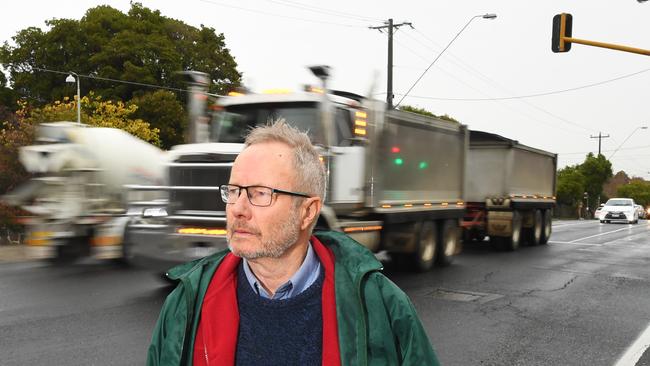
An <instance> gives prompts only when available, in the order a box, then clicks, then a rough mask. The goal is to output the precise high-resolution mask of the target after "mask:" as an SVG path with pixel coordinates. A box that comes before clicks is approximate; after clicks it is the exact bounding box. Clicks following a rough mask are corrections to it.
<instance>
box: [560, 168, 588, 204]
mask: <svg viewBox="0 0 650 366" xmlns="http://www.w3.org/2000/svg"><path fill="white" fill-rule="evenodd" d="M584 192H585V176H584V175H583V174H582V172H581V171H580V167H579V165H574V166H567V167H565V168H563V169H560V170H559V171H558V173H557V202H558V203H560V204H564V205H569V206H575V205H576V204H577V203H578V202H579V201H580V200H582V199H583V193H584Z"/></svg>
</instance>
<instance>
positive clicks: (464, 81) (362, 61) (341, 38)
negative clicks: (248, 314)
mask: <svg viewBox="0 0 650 366" xmlns="http://www.w3.org/2000/svg"><path fill="white" fill-rule="evenodd" d="M142 3H143V4H144V5H145V6H146V7H149V8H152V9H158V10H160V11H161V13H162V14H163V15H165V16H168V17H172V18H176V19H179V20H182V21H184V22H186V23H188V24H190V25H194V26H199V25H200V24H204V25H206V26H209V27H213V28H215V29H216V31H217V32H219V33H224V35H225V38H226V45H227V47H228V48H229V49H230V50H231V52H232V54H233V56H234V57H235V60H236V61H237V63H238V70H239V71H240V72H242V73H243V75H244V83H245V84H246V85H247V86H249V87H252V88H253V89H254V90H262V89H270V88H291V89H298V88H300V87H301V85H303V84H309V83H311V84H316V83H317V82H318V81H317V80H315V78H314V77H313V76H312V75H311V73H310V72H309V71H308V70H307V69H306V68H305V66H307V65H314V64H327V65H330V66H331V67H332V68H333V77H332V79H331V81H330V86H331V87H332V88H335V89H341V90H347V91H352V92H356V93H359V94H363V95H369V94H372V95H374V97H375V98H378V99H385V92H386V54H387V36H386V34H385V33H384V34H382V33H380V32H379V31H377V30H371V29H368V27H369V26H379V25H382V24H383V22H384V21H386V20H387V19H388V18H393V19H394V20H395V22H396V23H401V22H404V21H406V22H411V23H412V24H413V27H414V28H415V29H410V28H409V27H402V28H400V29H399V30H398V31H397V33H396V34H395V46H394V64H395V67H394V92H395V94H396V100H395V102H396V103H397V101H399V100H400V99H401V96H400V94H403V93H405V92H406V91H407V90H408V89H409V88H410V87H411V86H412V85H413V83H414V82H415V80H416V79H417V78H418V77H419V76H420V75H421V74H422V72H424V70H425V69H426V68H427V67H428V66H429V64H430V63H431V62H432V61H433V60H434V59H435V58H436V56H437V55H438V53H439V52H440V51H441V50H442V49H443V48H444V47H445V45H447V43H449V41H450V40H451V39H452V38H453V37H454V36H455V35H456V34H457V33H458V32H459V31H460V30H461V28H463V26H464V25H465V24H467V22H468V21H469V20H470V19H471V18H472V17H473V16H474V15H479V14H485V13H496V14H497V16H498V17H497V18H496V19H495V20H485V19H482V18H476V19H474V20H473V21H472V22H471V24H470V25H469V26H468V27H467V28H466V29H465V30H464V31H463V32H462V33H461V35H460V36H459V37H458V38H457V39H456V40H455V42H454V43H453V44H452V45H451V47H449V49H448V50H447V51H446V52H445V53H444V55H443V56H442V57H441V58H440V59H439V60H438V61H437V62H436V63H435V64H434V66H433V67H432V68H431V69H430V70H429V71H428V72H427V73H426V74H425V76H424V77H423V78H422V80H421V81H420V82H419V83H418V84H417V85H416V86H415V88H414V89H413V90H412V91H411V93H410V96H409V97H407V98H406V99H405V100H404V102H403V104H409V105H414V106H418V107H422V108H426V109H428V110H430V111H432V112H434V113H436V114H448V115H450V116H452V117H454V118H456V119H458V120H460V121H461V122H462V123H464V124H467V125H468V126H469V128H470V129H476V130H484V131H489V132H494V133H498V134H500V135H503V136H506V137H509V138H512V139H515V140H518V141H520V142H521V143H524V144H526V145H530V146H533V147H537V148H541V149H544V150H548V151H551V152H555V153H558V154H559V165H560V166H564V165H567V164H576V163H580V162H582V161H583V160H584V156H585V155H586V154H587V153H588V152H590V151H591V152H597V149H598V140H597V139H591V138H590V136H591V135H597V134H598V133H599V132H602V133H603V134H609V135H610V138H607V139H603V154H604V155H605V156H607V157H610V155H611V154H613V153H614V151H615V150H616V149H617V148H618V147H619V146H620V150H618V151H617V152H616V153H615V155H614V156H613V157H612V159H611V160H612V162H613V164H614V172H617V171H619V170H625V171H626V172H627V173H628V174H631V175H635V176H641V177H644V178H646V179H650V129H647V130H643V129H638V127H640V126H650V108H649V107H650V58H649V57H648V56H643V55H638V54H632V53H626V52H620V51H613V50H607V49H602V48H595V47H589V46H583V45H578V44H574V45H573V47H572V49H571V51H570V52H568V53H563V54H555V53H552V52H551V25H552V18H553V15H555V14H557V13H561V12H567V13H571V14H572V15H573V36H574V37H575V38H582V39H588V40H595V41H601V42H608V43H616V44H621V45H627V46H632V47H637V48H642V49H650V2H648V3H638V2H637V1H636V0H589V1H587V0H582V1H569V0H561V1H560V0H557V1H550V0H549V1H521V0H501V1H486V0H465V1H451V0H444V1H443V0H438V1H411V0H402V1H366V0H364V1H359V0H357V1H339V0H330V1H327V2H321V1H300V0H238V1H232V0H185V1H142ZM100 4H108V5H111V6H113V7H115V8H117V9H120V10H122V11H125V12H126V11H127V10H128V9H129V7H130V5H129V1H126V0H120V1H91V0H77V1H68V0H60V1H56V2H52V1H49V2H44V1H34V0H21V1H16V2H10V3H6V4H4V5H3V17H2V22H0V40H2V41H9V42H11V37H12V36H14V35H15V34H16V32H17V31H18V30H20V29H23V28H26V27H28V26H36V27H41V28H43V29H44V28H45V23H44V21H45V20H46V19H51V18H73V19H80V18H81V17H82V16H83V14H84V13H85V11H86V10H87V9H89V8H91V7H94V6H96V5H100ZM62 82H63V81H62ZM593 84H598V85H596V86H591V87H586V86H589V85H593ZM373 85H374V87H373ZM581 87H584V88H581ZM574 88H579V89H577V90H573V91H567V92H563V93H554V94H550V95H545V96H538V97H529V98H516V99H506V100H503V99H502V100H498V99H500V98H507V97H523V96H528V95H533V94H540V93H548V92H557V91H562V90H566V89H574ZM445 99H463V100H445ZM476 99H483V100H476ZM485 99H487V100H485ZM628 137H629V139H628V140H627V141H625V140H626V138H628Z"/></svg>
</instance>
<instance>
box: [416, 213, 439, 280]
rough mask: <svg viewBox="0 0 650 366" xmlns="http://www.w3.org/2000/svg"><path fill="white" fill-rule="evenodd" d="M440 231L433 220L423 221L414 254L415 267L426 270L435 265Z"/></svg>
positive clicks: (419, 270) (420, 270) (421, 270)
mask: <svg viewBox="0 0 650 366" xmlns="http://www.w3.org/2000/svg"><path fill="white" fill-rule="evenodd" d="M437 241H438V232H437V230H436V225H435V224H434V223H433V222H432V221H423V222H422V225H421V226H420V232H419V235H418V238H417V242H416V251H415V253H413V254H412V256H413V264H414V268H415V270H416V271H418V272H426V271H428V270H430V269H431V268H432V267H433V262H434V260H435V257H436V249H437V247H438V245H437V243H436V242H437Z"/></svg>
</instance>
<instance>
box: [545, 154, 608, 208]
mask: <svg viewBox="0 0 650 366" xmlns="http://www.w3.org/2000/svg"><path fill="white" fill-rule="evenodd" d="M611 177H612V163H611V162H610V161H609V160H607V159H606V158H605V156H603V155H602V154H601V155H598V156H597V157H596V156H594V155H593V154H591V153H589V154H588V155H587V156H586V157H585V161H584V162H583V163H582V164H578V165H573V166H567V167H565V168H563V169H560V170H559V171H558V173H557V201H558V203H560V204H563V205H569V206H573V207H576V206H577V204H578V202H583V203H584V193H585V192H587V194H588V195H589V201H588V202H587V206H588V207H591V208H593V207H597V206H598V204H597V200H598V197H599V196H600V200H601V202H602V201H604V200H605V199H606V196H605V194H603V185H604V184H605V182H606V181H607V180H608V179H609V178H611Z"/></svg>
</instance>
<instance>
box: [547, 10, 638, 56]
mask: <svg viewBox="0 0 650 366" xmlns="http://www.w3.org/2000/svg"><path fill="white" fill-rule="evenodd" d="M572 27H573V17H572V16H571V14H567V13H562V14H557V15H555V16H554V17H553V33H552V38H551V50H552V51H553V52H556V53H558V52H569V50H570V49H571V44H573V43H578V44H584V45H586V46H593V47H601V48H609V49H611V50H617V51H623V52H630V53H637V54H640V55H645V56H650V50H645V49H642V48H636V47H629V46H622V45H618V44H613V43H605V42H598V41H590V40H586V39H580V38H573V37H572V35H571V31H572Z"/></svg>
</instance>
